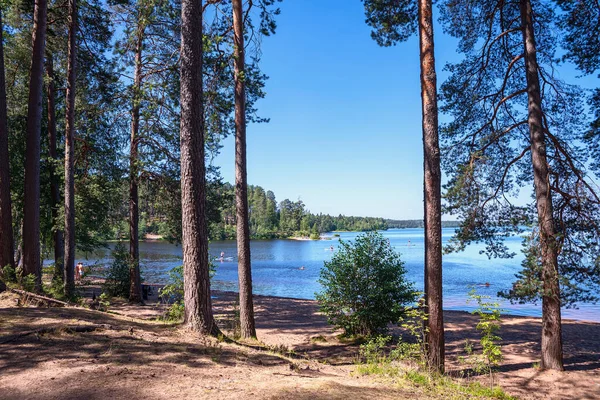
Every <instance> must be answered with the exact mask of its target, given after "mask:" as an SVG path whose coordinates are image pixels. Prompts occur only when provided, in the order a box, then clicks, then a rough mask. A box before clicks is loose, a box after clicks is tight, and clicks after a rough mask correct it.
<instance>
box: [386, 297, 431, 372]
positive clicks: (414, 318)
mask: <svg viewBox="0 0 600 400" xmlns="http://www.w3.org/2000/svg"><path fill="white" fill-rule="evenodd" d="M415 295H421V293H416V294H415ZM427 318H428V316H427V313H426V312H425V298H424V297H422V296H421V297H419V300H418V301H417V303H416V304H415V305H414V306H406V307H405V309H404V315H403V316H401V317H400V319H399V324H400V326H401V327H402V328H404V330H405V332H407V333H408V336H410V341H406V342H399V343H398V346H397V347H396V349H395V350H394V352H395V353H396V357H397V358H400V359H410V360H413V361H416V362H417V363H418V364H419V365H420V366H421V367H427V360H428V358H427V349H426V347H425V346H426V341H425V338H426V336H427V329H428V328H427V324H426V322H427ZM428 370H429V368H428Z"/></svg>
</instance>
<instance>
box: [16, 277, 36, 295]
mask: <svg viewBox="0 0 600 400" xmlns="http://www.w3.org/2000/svg"><path fill="white" fill-rule="evenodd" d="M19 284H20V285H21V287H22V288H23V290H26V291H28V292H35V287H36V278H35V275H34V274H29V275H26V276H22V277H21V280H20V282H19Z"/></svg>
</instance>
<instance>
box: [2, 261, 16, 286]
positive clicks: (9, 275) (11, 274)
mask: <svg viewBox="0 0 600 400" xmlns="http://www.w3.org/2000/svg"><path fill="white" fill-rule="evenodd" d="M1 272H2V274H1V275H0V280H2V282H4V283H6V284H10V283H16V282H17V271H16V270H15V268H13V267H11V266H10V265H6V266H5V267H4V268H2V270H1Z"/></svg>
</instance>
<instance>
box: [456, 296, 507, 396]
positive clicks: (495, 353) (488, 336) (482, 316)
mask: <svg viewBox="0 0 600 400" xmlns="http://www.w3.org/2000/svg"><path fill="white" fill-rule="evenodd" d="M489 299H490V296H483V295H479V294H477V292H476V291H475V288H473V289H472V290H471V291H470V292H469V300H467V302H470V301H476V302H477V308H476V309H475V310H474V311H472V314H475V315H477V316H479V321H478V323H477V326H476V329H477V330H478V331H479V333H480V340H479V342H480V343H481V348H482V354H481V355H477V354H475V353H474V351H473V345H472V344H471V343H470V342H469V341H467V342H466V343H465V352H466V353H467V356H468V357H467V358H466V362H468V363H470V364H471V366H472V369H473V371H474V372H475V373H478V374H482V373H485V374H488V375H489V377H490V387H493V384H494V371H495V368H496V367H497V366H498V365H499V364H500V362H501V361H502V358H503V357H502V348H501V347H500V345H499V344H498V342H499V341H500V340H501V338H500V337H499V336H498V335H497V334H496V333H497V332H498V330H500V322H501V321H500V313H501V309H500V305H499V304H498V303H496V302H491V301H489Z"/></svg>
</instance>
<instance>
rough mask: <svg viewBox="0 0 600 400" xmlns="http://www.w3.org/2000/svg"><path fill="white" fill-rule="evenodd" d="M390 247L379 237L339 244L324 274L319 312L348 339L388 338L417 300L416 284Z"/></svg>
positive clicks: (363, 236) (320, 281)
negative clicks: (382, 335)
mask: <svg viewBox="0 0 600 400" xmlns="http://www.w3.org/2000/svg"><path fill="white" fill-rule="evenodd" d="M405 274H406V270H405V269H404V265H403V263H402V261H401V260H400V256H399V254H398V253H396V252H394V250H393V248H392V247H391V245H390V243H389V241H388V240H387V239H385V238H383V236H382V235H380V234H378V233H372V232H370V233H366V234H362V235H359V236H358V237H357V238H356V240H355V242H354V243H347V242H343V241H341V242H340V249H339V250H338V251H337V252H336V253H335V254H334V255H333V258H332V260H331V261H329V262H327V261H326V262H325V266H324V268H323V269H322V270H321V276H320V278H319V283H320V284H321V286H322V287H323V291H322V292H321V293H317V295H316V298H317V300H318V301H319V304H320V307H321V310H322V311H323V312H324V313H325V315H326V316H327V319H328V321H329V323H330V324H332V325H334V326H335V327H336V328H341V329H343V330H344V333H345V334H346V335H356V334H360V335H366V336H370V335H373V334H376V333H380V332H385V331H386V330H387V326H388V324H389V323H395V322H397V321H398V320H399V318H400V317H401V316H402V315H403V314H404V313H405V308H404V306H405V305H406V304H407V303H410V302H412V301H414V300H415V293H414V288H413V285H412V283H410V282H408V281H407V280H406V278H405Z"/></svg>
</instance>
